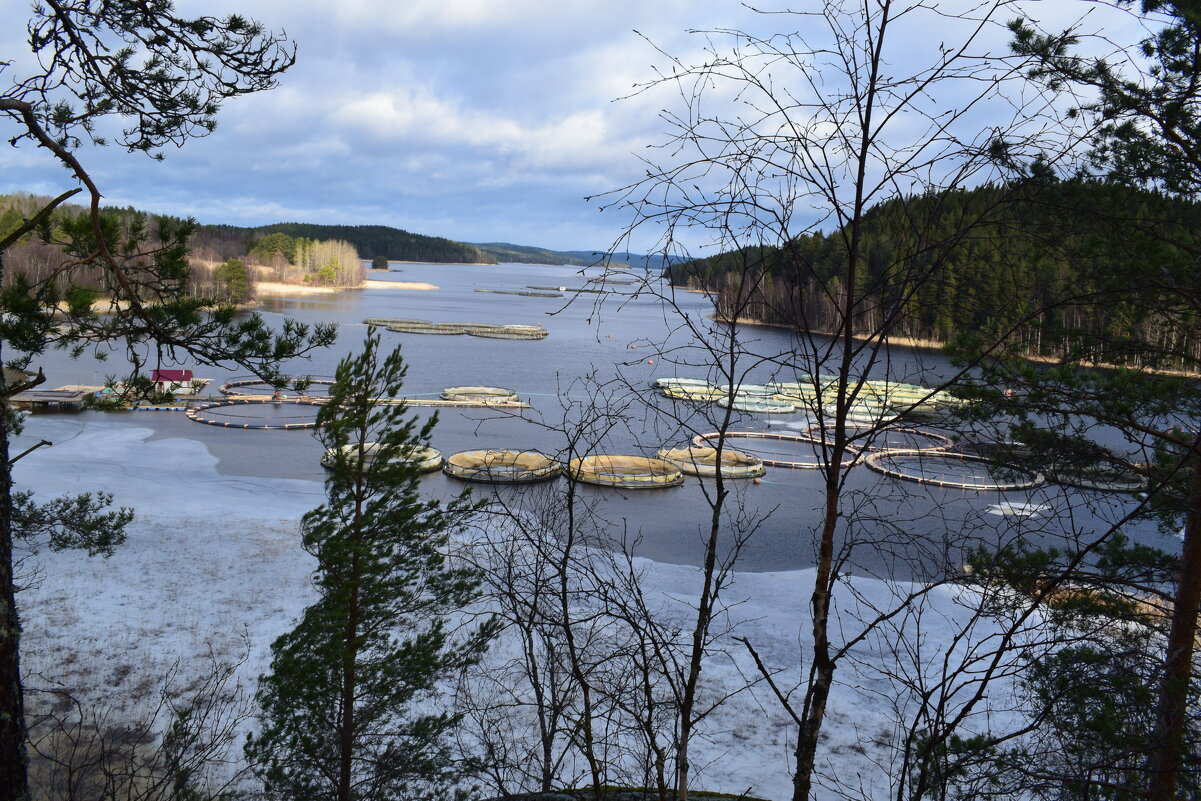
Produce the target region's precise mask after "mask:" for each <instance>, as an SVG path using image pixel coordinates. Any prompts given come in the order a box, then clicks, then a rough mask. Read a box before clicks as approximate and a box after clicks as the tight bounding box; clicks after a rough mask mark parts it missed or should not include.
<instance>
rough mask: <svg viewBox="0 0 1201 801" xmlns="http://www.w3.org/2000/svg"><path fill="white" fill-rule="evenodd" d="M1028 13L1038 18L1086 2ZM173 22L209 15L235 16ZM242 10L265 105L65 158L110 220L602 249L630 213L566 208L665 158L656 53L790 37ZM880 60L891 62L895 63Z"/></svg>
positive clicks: (384, 4) (379, 12)
mask: <svg viewBox="0 0 1201 801" xmlns="http://www.w3.org/2000/svg"><path fill="white" fill-rule="evenodd" d="M8 2H9V3H11V4H12V5H14V6H16V5H19V4H21V3H22V2H23V0H8ZM1031 5H1032V6H1033V7H1035V8H1036V10H1037V12H1038V13H1039V14H1040V15H1042V16H1046V17H1047V18H1048V19H1053V18H1055V17H1056V16H1063V15H1068V16H1070V15H1073V14H1075V13H1077V12H1076V9H1077V8H1079V7H1086V6H1089V5H1091V4H1088V3H1083V2H1076V0H1048V1H1047V2H1044V3H1036V4H1031ZM177 7H178V8H179V10H180V11H181V12H183V13H191V14H201V13H207V14H214V15H224V14H228V13H233V12H237V13H245V7H246V4H245V3H241V2H235V1H234V0H179V2H177ZM252 8H253V15H254V17H255V18H256V19H258V20H260V21H261V22H262V23H264V25H266V26H267V27H268V28H271V29H273V30H276V31H284V32H286V33H287V35H288V36H289V37H290V38H291V39H292V40H293V41H295V43H296V45H297V48H298V58H297V62H296V64H295V66H294V67H293V68H292V69H290V70H289V71H288V72H287V73H285V74H284V75H283V76H282V77H281V79H280V82H279V86H278V88H276V89H274V90H272V91H269V92H264V93H259V94H255V95H251V96H247V97H242V98H237V99H234V100H232V101H229V102H228V103H227V104H226V105H225V106H224V107H223V108H222V110H221V113H220V115H219V117H218V129H217V130H216V132H215V133H213V134H212V135H210V136H208V137H206V138H203V139H194V140H191V141H189V142H188V143H187V144H186V145H185V146H184V147H183V148H182V149H178V150H176V149H174V148H172V149H170V150H168V151H167V152H166V153H165V155H166V159H165V161H163V162H161V163H160V162H154V161H152V160H150V159H148V158H146V157H145V156H143V155H141V154H129V153H126V152H124V151H123V150H121V149H120V148H118V147H108V148H94V147H87V146H85V147H84V148H83V149H82V150H81V152H80V156H81V160H82V161H83V163H84V164H85V165H86V166H87V167H88V168H89V169H90V170H91V171H92V172H93V175H94V177H95V178H96V179H97V180H98V182H99V184H100V186H101V189H102V191H103V192H104V194H105V196H106V198H107V200H108V201H109V202H111V203H113V204H115V205H121V206H125V205H132V206H135V207H137V208H141V209H144V210H147V211H152V212H156V213H165V214H174V215H179V216H192V217H195V218H196V219H198V220H199V221H200V222H202V223H228V224H235V225H263V224H269V223H273V222H284V221H297V222H314V223H328V224H350V225H357V224H382V225H391V226H395V227H398V228H404V229H406V230H409V231H413V232H416V233H421V234H426V235H431V236H443V237H447V238H450V239H456V240H460V241H467V242H511V243H516V244H522V245H535V246H540V247H548V248H552V249H556V250H602V249H607V248H610V247H611V246H612V245H613V243H614V242H615V241H616V240H617V238H618V236H619V234H620V233H621V231H622V230H623V229H624V228H625V226H626V225H627V224H628V223H629V221H630V218H629V213H628V212H627V211H622V210H618V211H610V212H604V213H602V211H601V205H602V204H601V203H599V202H597V201H592V202H589V201H587V200H585V198H586V197H588V196H595V195H600V194H602V193H605V192H608V191H611V190H615V189H618V188H620V187H622V186H625V185H627V184H629V183H631V182H634V181H637V180H638V179H639V178H640V177H641V176H642V175H643V166H642V162H641V161H640V159H642V158H647V157H649V158H652V159H660V158H667V157H669V156H667V155H665V153H666V151H664V150H662V149H658V148H656V146H657V145H660V144H662V143H663V142H664V141H665V139H666V131H667V130H668V126H667V124H666V123H665V122H664V120H663V119H662V117H661V112H662V111H663V110H664V109H667V110H669V111H671V110H678V108H679V107H680V104H679V102H678V97H674V96H673V95H672V92H671V91H670V89H662V88H661V89H659V90H657V91H648V92H636V91H635V89H636V87H638V86H640V85H642V84H645V83H646V82H648V81H650V80H651V79H653V78H654V76H655V74H656V72H655V70H656V69H657V68H658V69H663V68H669V65H670V61H669V59H668V56H667V54H670V55H671V56H675V57H679V58H680V59H681V60H682V61H684V62H686V63H691V62H695V61H696V60H697V59H698V58H699V56H700V53H701V48H703V46H704V45H705V43H706V37H705V36H704V35H698V34H696V33H690V31H691V30H693V29H702V30H714V29H721V28H737V29H749V30H757V31H762V32H766V31H770V30H774V28H773V26H782V28H781V29H787V28H788V27H796V26H798V25H803V24H805V23H804V21H803V20H798V19H796V18H791V17H781V16H779V15H763V14H756V13H753V12H752V11H751V10H749V9H748V8H747V7H745V6H744V5H742V4H741V3H738V2H732V1H731V0H700V1H698V0H505V1H504V2H498V0H406V2H403V3H394V2H389V1H385V0H340V2H338V3H329V2H327V1H326V0H321V2H316V1H315V0H258V1H257V2H255V3H254V4H253V6H252ZM1002 16H1003V17H1006V18H1007V17H1008V16H1013V14H1008V13H1006V14H1003V15H1002ZM23 23H24V20H23V19H22V18H21V17H20V15H18V14H6V15H5V16H4V21H3V22H0V47H2V48H3V51H0V61H3V60H7V59H10V58H11V59H12V60H14V62H15V63H14V66H13V67H11V68H10V71H11V72H12V74H14V75H15V74H16V70H19V68H20V66H21V59H22V58H27V47H26V45H25V43H24V36H25V31H24V24H23ZM941 24H942V23H936V25H941ZM948 24H949V23H948ZM922 34H923V35H922V36H919V37H915V38H913V39H912V40H910V41H909V43H908V44H906V45H905V47H909V48H911V49H912V53H913V55H915V56H918V55H921V56H925V55H928V52H929V48H928V46H929V45H930V44H932V43H933V42H934V41H935V39H936V38H937V37H938V35H939V31H938V30H930V29H925V30H923V31H922ZM898 52H899V54H900V55H899V56H894V62H895V60H896V59H897V58H900V59H901V60H904V58H905V57H906V53H905V50H904V48H902V49H901V50H900V51H898ZM894 66H897V65H896V64H895V63H894ZM902 66H903V65H902ZM0 80H3V82H5V83H7V82H8V78H7V76H0ZM727 99H729V98H727ZM981 113H984V112H981ZM5 124H7V123H0V126H3V125H5ZM0 133H3V134H5V138H6V139H7V138H9V136H11V134H10V133H9V132H8V129H7V128H5V129H3V130H0ZM71 185H72V184H71V181H70V179H69V177H68V176H67V175H66V174H65V173H64V171H63V170H62V169H61V168H59V167H57V166H56V165H55V164H54V163H52V162H51V161H50V160H49V159H47V158H46V157H45V154H44V153H38V152H37V151H36V150H35V149H34V148H31V147H29V146H28V145H25V146H23V147H21V148H18V149H13V148H10V147H6V146H5V147H0V191H4V192H11V191H29V192H34V193H39V194H57V193H59V192H61V191H63V190H64V189H65V188H69V187H70V186H71ZM654 234H655V232H654V231H653V230H646V231H640V232H639V234H638V236H637V237H635V239H634V240H633V241H631V242H630V243H629V245H630V249H632V250H639V249H642V250H650V249H652V248H653V246H654V244H655V241H656V239H657V236H655V235H654ZM684 236H685V237H686V236H687V235H686V234H685V235H684Z"/></svg>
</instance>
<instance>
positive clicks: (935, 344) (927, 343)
mask: <svg viewBox="0 0 1201 801" xmlns="http://www.w3.org/2000/svg"><path fill="white" fill-rule="evenodd" d="M689 291H693V290H689ZM709 319H710V320H713V321H714V322H719V323H727V324H729V323H734V324H735V325H760V326H764V327H767V328H783V329H786V330H789V331H797V332H799V333H809V334H815V335H817V336H824V337H830V338H834V337H837V336H839V335H838V334H834V333H829V332H826V331H808V332H802V331H801V330H800V329H798V328H797V327H796V326H793V325H788V324H787V323H768V322H764V321H763V320H756V319H754V318H753V317H736V318H734V319H733V320H722V319H720V318H718V317H717V315H716V314H710V315H709ZM868 338H869V337H867V336H864V335H863V334H855V335H853V336H852V339H854V340H855V341H856V342H863V341H865V340H867V339H868ZM888 344H889V345H897V346H899V347H903V348H912V349H914V350H926V351H941V350H942V349H943V348H945V347H946V346H947V344H948V343H946V342H939V341H938V340H935V339H918V338H916V337H901V336H896V337H892V336H890V337H888ZM1022 358H1023V359H1025V360H1026V361H1031V362H1037V363H1039V364H1059V362H1060V360H1059V359H1058V358H1056V357H1054V356H1040V355H1037V354H1028V355H1025V356H1022ZM1078 364H1079V366H1080V367H1085V368H1088V369H1091V370H1138V371H1140V372H1146V373H1151V374H1153V375H1170V376H1179V377H1181V378H1199V377H1201V373H1190V372H1188V371H1186V370H1161V369H1157V368H1153V367H1124V366H1122V365H1119V364H1109V363H1097V362H1078Z"/></svg>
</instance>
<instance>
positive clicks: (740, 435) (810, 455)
mask: <svg viewBox="0 0 1201 801" xmlns="http://www.w3.org/2000/svg"><path fill="white" fill-rule="evenodd" d="M719 441H720V442H722V450H723V451H724V450H725V444H726V443H728V442H730V441H735V442H737V443H738V450H739V451H741V452H742V453H745V454H749V455H751V456H754V457H756V458H758V459H759V460H760V461H762V462H763V464H765V465H768V466H771V467H788V468H791V469H793V470H818V469H822V468H825V467H826V466H827V465H828V464H829V461H830V460H829V458H828V457H826V456H825V455H824V453H821V452H822V451H824V450H826V449H827V447H828V446H827V445H823V444H822V442H821V441H820V440H815V439H812V438H810V437H807V436H805V435H803V434H785V433H782V432H777V431H727V432H725V434H724V435H723V434H722V433H721V432H720V431H712V432H709V433H708V434H697V435H696V436H695V437H693V438H692V444H693V445H696V446H697V447H713V445H714V444H715V443H717V442H719ZM858 459H859V451H858V450H856V449H854V448H847V450H846V451H845V452H844V453H843V456H842V466H843V467H852V466H853V465H854V464H855V463H856V461H857V460H858Z"/></svg>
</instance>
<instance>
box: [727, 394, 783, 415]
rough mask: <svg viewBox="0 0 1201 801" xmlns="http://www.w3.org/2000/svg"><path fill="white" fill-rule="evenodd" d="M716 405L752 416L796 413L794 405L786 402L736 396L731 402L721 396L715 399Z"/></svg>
mask: <svg viewBox="0 0 1201 801" xmlns="http://www.w3.org/2000/svg"><path fill="white" fill-rule="evenodd" d="M717 405H718V406H720V407H722V408H723V409H727V408H728V409H733V410H734V411H737V412H751V413H753V414H791V413H792V412H795V411H796V405H795V404H792V403H790V402H788V401H784V400H773V399H771V398H760V397H750V396H737V395H736V396H735V397H734V399H733V400H730V398H729V397H728V396H726V395H723V396H722V397H720V398H718V399H717Z"/></svg>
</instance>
